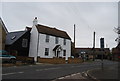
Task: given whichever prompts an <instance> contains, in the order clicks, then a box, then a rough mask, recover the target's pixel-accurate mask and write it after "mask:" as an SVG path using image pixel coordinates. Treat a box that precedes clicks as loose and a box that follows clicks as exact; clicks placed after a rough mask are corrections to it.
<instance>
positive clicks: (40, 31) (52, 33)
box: [36, 24, 71, 39]
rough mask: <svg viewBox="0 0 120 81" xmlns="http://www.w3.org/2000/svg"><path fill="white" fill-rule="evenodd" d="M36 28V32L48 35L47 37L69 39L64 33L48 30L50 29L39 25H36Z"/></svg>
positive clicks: (54, 29)
mask: <svg viewBox="0 0 120 81" xmlns="http://www.w3.org/2000/svg"><path fill="white" fill-rule="evenodd" d="M36 28H37V30H38V32H39V33H42V34H48V35H52V36H56V37H61V38H66V39H71V38H70V37H69V35H68V34H67V33H66V32H65V31H61V30H58V29H56V28H50V27H47V26H43V25H40V24H38V25H36Z"/></svg>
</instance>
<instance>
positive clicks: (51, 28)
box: [37, 24, 66, 32]
mask: <svg viewBox="0 0 120 81" xmlns="http://www.w3.org/2000/svg"><path fill="white" fill-rule="evenodd" d="M37 25H38V26H44V27H47V28H51V29H55V30H58V31H62V32H66V31H64V30H60V29H58V28H55V27H48V26H45V25H41V24H37Z"/></svg>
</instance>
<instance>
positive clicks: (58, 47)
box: [29, 17, 71, 61]
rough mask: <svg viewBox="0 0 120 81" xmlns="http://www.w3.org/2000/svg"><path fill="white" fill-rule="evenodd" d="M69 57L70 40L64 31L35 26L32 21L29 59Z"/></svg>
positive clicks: (35, 22) (35, 20)
mask: <svg viewBox="0 0 120 81" xmlns="http://www.w3.org/2000/svg"><path fill="white" fill-rule="evenodd" d="M70 56H71V38H70V37H69V36H68V34H67V33H66V32H65V31H61V30H58V29H56V28H50V27H47V26H43V25H40V24H37V17H36V18H35V19H34V21H33V27H32V30H31V39H30V50H29V57H34V60H35V61H37V57H40V58H53V57H58V58H59V57H66V58H68V57H70Z"/></svg>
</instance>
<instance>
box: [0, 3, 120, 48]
mask: <svg viewBox="0 0 120 81" xmlns="http://www.w3.org/2000/svg"><path fill="white" fill-rule="evenodd" d="M0 4H2V6H1V7H2V13H1V15H2V19H3V21H4V23H5V25H6V27H7V29H8V31H9V32H13V31H21V30H24V29H25V27H26V26H32V24H33V23H32V21H33V19H34V17H38V22H39V24H43V25H46V26H49V27H55V28H57V29H60V30H63V31H66V32H67V33H68V34H69V36H70V37H71V38H72V41H73V25H74V24H76V47H93V32H94V31H95V32H96V47H100V41H99V40H100V38H101V37H104V38H105V47H106V44H107V47H110V48H113V47H115V46H116V45H117V43H116V42H115V39H116V38H117V34H116V33H115V32H114V31H113V29H114V27H118V3H117V2H3V3H0Z"/></svg>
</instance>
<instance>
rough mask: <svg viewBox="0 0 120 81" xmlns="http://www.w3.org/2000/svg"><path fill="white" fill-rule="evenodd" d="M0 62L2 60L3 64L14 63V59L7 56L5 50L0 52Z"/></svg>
mask: <svg viewBox="0 0 120 81" xmlns="http://www.w3.org/2000/svg"><path fill="white" fill-rule="evenodd" d="M0 60H2V63H4V62H9V63H16V57H15V56H12V55H9V54H8V52H7V51H5V50H1V51H0Z"/></svg>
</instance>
